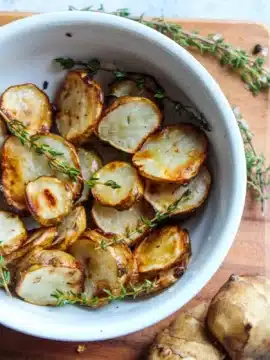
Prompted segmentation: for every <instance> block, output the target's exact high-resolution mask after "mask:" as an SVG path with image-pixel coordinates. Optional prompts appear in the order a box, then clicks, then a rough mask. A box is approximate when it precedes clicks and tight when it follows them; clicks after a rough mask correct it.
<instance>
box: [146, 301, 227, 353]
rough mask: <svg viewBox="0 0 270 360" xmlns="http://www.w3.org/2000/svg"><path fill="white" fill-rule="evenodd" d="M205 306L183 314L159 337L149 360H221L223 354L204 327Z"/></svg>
mask: <svg viewBox="0 0 270 360" xmlns="http://www.w3.org/2000/svg"><path fill="white" fill-rule="evenodd" d="M207 307H208V304H207V303H202V304H200V305H198V306H196V307H195V308H193V309H191V310H190V311H182V312H180V314H179V315H178V316H177V318H176V320H175V321H174V322H173V323H171V325H170V326H169V327H168V328H167V329H165V330H164V331H162V332H161V333H160V334H158V336H157V338H156V340H155V342H154V344H153V345H152V347H151V349H150V353H149V357H148V360H180V359H183V360H223V359H225V354H224V352H223V351H222V350H221V349H220V348H219V345H218V344H216V343H213V341H212V340H213V339H212V338H211V336H210V335H209V333H208V332H207V329H206V327H205V323H204V321H205V317H206V312H207Z"/></svg>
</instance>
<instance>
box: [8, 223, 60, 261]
mask: <svg viewBox="0 0 270 360" xmlns="http://www.w3.org/2000/svg"><path fill="white" fill-rule="evenodd" d="M56 235H57V231H56V227H50V228H41V229H38V230H35V231H34V233H33V234H32V235H30V236H29V237H28V239H27V240H25V241H24V242H23V245H22V246H20V247H19V249H17V250H15V251H13V252H12V253H10V254H9V255H7V256H5V262H6V263H7V264H8V263H11V262H13V261H15V260H17V259H20V258H21V257H23V256H24V255H26V254H29V253H30V252H31V251H32V250H33V249H34V248H36V247H40V248H42V249H48V248H50V247H51V246H52V243H53V241H54V239H55V237H56Z"/></svg>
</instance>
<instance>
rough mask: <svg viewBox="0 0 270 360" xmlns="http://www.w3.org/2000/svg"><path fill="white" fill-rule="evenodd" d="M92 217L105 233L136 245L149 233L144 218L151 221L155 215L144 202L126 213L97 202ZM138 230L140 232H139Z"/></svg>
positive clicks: (140, 202) (135, 205) (138, 203)
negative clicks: (144, 224)
mask: <svg viewBox="0 0 270 360" xmlns="http://www.w3.org/2000/svg"><path fill="white" fill-rule="evenodd" d="M92 216H93V219H94V221H95V223H96V225H97V226H98V227H99V228H100V229H101V230H102V231H103V232H105V233H112V234H115V235H117V236H120V237H124V238H125V241H126V242H127V244H128V245H134V244H135V243H136V242H138V241H139V240H140V239H142V238H143V237H144V236H145V235H146V234H147V232H148V231H149V229H148V228H146V227H145V226H143V222H142V220H141V219H142V217H143V218H145V219H148V220H150V219H152V218H153V217H154V216H155V213H154V211H153V209H152V207H151V206H150V205H149V204H148V203H147V202H146V201H144V200H141V201H139V202H137V203H135V204H134V205H133V206H132V207H131V208H130V209H128V210H125V211H118V210H116V209H114V208H112V207H107V206H102V205H100V204H99V203H98V202H97V201H96V202H95V203H94V205H93V207H92ZM138 228H139V229H140V231H137V229H138Z"/></svg>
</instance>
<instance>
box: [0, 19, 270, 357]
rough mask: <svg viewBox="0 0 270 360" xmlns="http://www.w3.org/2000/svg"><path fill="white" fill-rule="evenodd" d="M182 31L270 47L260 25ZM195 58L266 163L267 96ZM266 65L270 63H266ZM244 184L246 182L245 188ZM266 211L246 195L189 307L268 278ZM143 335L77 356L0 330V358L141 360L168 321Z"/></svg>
mask: <svg viewBox="0 0 270 360" xmlns="http://www.w3.org/2000/svg"><path fill="white" fill-rule="evenodd" d="M28 15H30V14H22V13H2V14H0V24H6V23H8V22H10V21H13V20H15V19H18V18H22V17H24V16H28ZM174 21H177V22H179V23H181V24H182V25H183V26H184V27H185V28H186V29H190V30H199V31H201V32H202V33H203V34H208V33H221V34H223V35H224V37H225V39H226V40H227V41H229V42H231V43H232V44H233V45H235V46H239V47H241V48H243V49H245V50H246V51H248V52H251V51H252V48H253V46H254V45H255V44H257V43H260V44H261V45H263V46H265V47H267V48H269V45H270V44H269V32H268V30H267V28H266V27H264V26H263V25H260V24H251V23H241V22H237V23H235V22H219V21H195V20H194V21H192V20H188V21H187V20H181V19H179V20H175V19H174ZM194 55H195V56H196V58H197V59H198V60H199V61H200V62H201V63H202V64H203V65H204V66H205V67H206V68H207V69H208V71H209V72H210V73H211V74H212V75H213V77H214V78H215V79H216V80H217V82H218V83H219V84H220V86H221V88H222V90H223V92H224V93H225V95H226V96H227V98H228V99H229V102H230V103H231V104H232V105H237V106H239V108H240V109H241V112H242V113H243V115H244V117H245V119H246V120H247V121H248V123H249V124H250V127H251V129H252V131H253V132H254V133H255V134H256V137H255V144H256V147H257V149H258V150H259V151H260V152H262V153H264V154H267V157H268V158H269V159H270V142H269V141H268V144H267V140H268V139H269V108H268V107H269V105H268V104H269V94H268V93H267V92H266V93H263V94H260V95H259V96H258V97H256V98H254V97H253V96H252V94H251V93H250V92H249V91H247V90H245V89H244V85H243V83H242V82H241V81H240V80H239V78H238V77H237V76H234V75H233V74H231V73H229V72H227V71H225V70H224V69H222V68H220V66H219V64H217V62H216V61H213V59H211V57H202V56H200V55H199V54H198V53H194ZM267 62H268V65H269V59H267ZM243 186H244V184H243ZM269 219H270V212H269V210H268V209H266V212H265V216H264V217H263V216H262V215H261V213H260V207H259V205H257V206H256V205H254V203H253V202H252V200H251V199H250V197H249V196H248V197H247V201H246V208H245V213H244V216H243V220H242V223H241V227H240V230H239V232H238V235H237V237H236V240H235V243H234V245H233V247H232V249H231V250H230V252H229V254H228V256H227V257H226V259H225V261H224V263H223V264H222V266H221V268H220V269H219V271H218V272H217V273H216V274H215V275H214V276H213V278H212V279H211V281H210V282H209V283H208V284H207V285H206V286H205V287H204V289H203V290H202V291H201V292H200V294H198V296H196V298H195V299H193V300H192V301H191V302H190V303H189V304H187V305H186V306H187V307H190V306H193V305H195V304H197V303H198V302H199V301H201V300H205V299H210V298H211V297H212V296H213V295H214V294H215V292H216V291H217V290H218V288H219V287H220V286H221V285H222V284H223V283H224V282H225V281H226V280H227V279H228V277H229V276H230V275H231V274H232V273H241V274H244V273H250V274H266V275H270V243H268V242H269V241H270V240H267V239H269V238H270V237H269V236H268V235H269V234H270V222H269ZM174 316H175V314H174V315H173V316H171V317H170V318H167V319H165V320H164V321H162V322H160V323H159V324H157V325H155V326H152V327H151V328H148V329H145V330H143V331H141V332H138V333H135V334H132V335H129V336H126V337H121V338H118V339H115V340H112V341H104V342H95V343H88V344H86V351H85V352H83V353H81V354H77V353H76V348H77V344H74V343H65V342H56V341H48V340H42V339H36V338H33V337H30V336H27V335H24V334H20V333H17V332H15V331H12V330H9V329H6V328H4V327H0V360H43V359H44V360H45V359H46V360H56V359H57V360H60V359H61V360H70V359H72V360H77V359H82V360H83V359H85V360H86V359H91V360H107V359H117V360H143V359H145V358H146V354H147V349H148V347H149V345H150V344H151V342H152V340H153V338H154V336H155V335H156V333H157V332H158V331H159V330H161V329H163V328H164V327H165V326H167V325H168V324H169V322H170V321H171V320H172V318H173V317H174Z"/></svg>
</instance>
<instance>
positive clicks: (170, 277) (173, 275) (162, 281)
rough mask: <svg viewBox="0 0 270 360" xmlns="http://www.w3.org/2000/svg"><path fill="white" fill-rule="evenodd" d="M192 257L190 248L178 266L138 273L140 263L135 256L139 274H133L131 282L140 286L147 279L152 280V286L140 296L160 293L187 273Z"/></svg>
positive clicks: (136, 268)
mask: <svg viewBox="0 0 270 360" xmlns="http://www.w3.org/2000/svg"><path fill="white" fill-rule="evenodd" d="M190 257H191V251H189V250H188V251H186V253H185V254H184V255H183V257H182V259H181V261H180V262H179V263H177V265H176V266H174V267H173V268H171V269H168V270H161V271H159V272H154V273H138V264H137V262H136V258H134V259H135V262H136V267H134V269H135V270H134V271H136V270H137V274H136V273H135V274H134V275H133V278H132V280H133V282H132V283H131V284H132V285H133V286H135V287H140V286H142V285H143V284H145V281H150V282H151V283H152V286H151V287H150V288H148V289H147V291H145V292H141V293H140V294H139V295H138V296H139V297H145V296H147V295H150V294H154V293H158V292H161V291H163V290H165V289H167V288H168V287H170V286H171V285H173V284H174V283H175V282H176V281H178V280H179V279H180V278H181V277H182V275H183V274H184V273H185V271H186V269H187V267H188V264H189V261H190Z"/></svg>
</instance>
